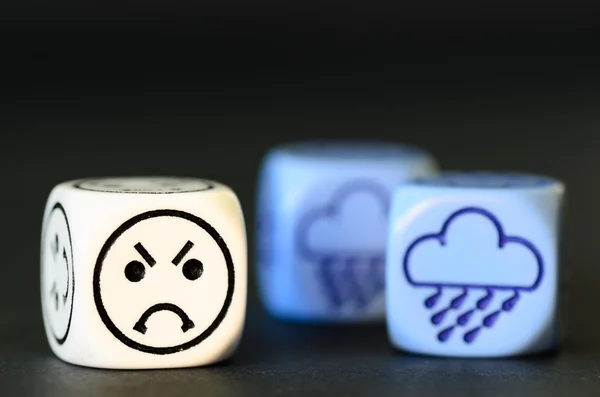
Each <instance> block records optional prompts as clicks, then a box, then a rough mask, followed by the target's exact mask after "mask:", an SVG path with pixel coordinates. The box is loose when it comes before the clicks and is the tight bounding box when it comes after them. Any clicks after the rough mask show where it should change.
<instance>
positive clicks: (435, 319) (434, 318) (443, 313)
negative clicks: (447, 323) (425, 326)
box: [431, 309, 449, 325]
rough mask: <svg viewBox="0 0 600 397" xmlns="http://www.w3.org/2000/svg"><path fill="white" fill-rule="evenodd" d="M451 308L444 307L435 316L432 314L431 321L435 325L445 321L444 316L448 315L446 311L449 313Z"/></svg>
mask: <svg viewBox="0 0 600 397" xmlns="http://www.w3.org/2000/svg"><path fill="white" fill-rule="evenodd" d="M448 310H449V309H444V310H442V311H441V312H437V313H436V314H434V315H433V316H431V322H432V323H434V324H435V325H438V324H439V323H441V322H442V321H444V317H446V313H448Z"/></svg>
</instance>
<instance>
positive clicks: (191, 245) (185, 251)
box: [171, 240, 194, 266]
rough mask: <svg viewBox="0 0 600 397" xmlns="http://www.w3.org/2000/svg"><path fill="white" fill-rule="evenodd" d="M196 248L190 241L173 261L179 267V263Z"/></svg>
mask: <svg viewBox="0 0 600 397" xmlns="http://www.w3.org/2000/svg"><path fill="white" fill-rule="evenodd" d="M193 246H194V243H192V242H191V241H189V240H188V242H187V243H185V245H184V246H183V248H182V249H181V251H179V253H178V254H177V256H175V258H173V260H172V261H171V262H172V263H173V264H174V265H175V266H177V265H179V262H181V260H182V259H183V257H184V256H185V255H186V254H187V253H188V252H190V250H191V249H192V247H193Z"/></svg>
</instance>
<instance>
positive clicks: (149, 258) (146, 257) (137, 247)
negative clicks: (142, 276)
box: [133, 243, 156, 267]
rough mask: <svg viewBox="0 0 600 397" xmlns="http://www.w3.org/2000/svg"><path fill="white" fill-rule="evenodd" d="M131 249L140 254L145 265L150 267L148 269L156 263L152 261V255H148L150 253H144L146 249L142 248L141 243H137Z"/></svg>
mask: <svg viewBox="0 0 600 397" xmlns="http://www.w3.org/2000/svg"><path fill="white" fill-rule="evenodd" d="M133 248H135V250H136V251H137V252H139V253H140V255H141V256H142V258H144V260H145V261H146V263H148V265H150V267H152V266H154V265H156V261H155V260H154V258H153V257H152V255H150V253H149V252H148V251H146V248H144V246H143V245H142V243H137V244H136V245H134V246H133Z"/></svg>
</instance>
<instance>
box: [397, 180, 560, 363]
mask: <svg viewBox="0 0 600 397" xmlns="http://www.w3.org/2000/svg"><path fill="white" fill-rule="evenodd" d="M563 194H564V187H563V185H562V183H560V182H558V181H555V180H553V179H551V178H547V177H542V176H534V175H524V174H502V173H483V172H475V173H460V172H444V173H441V174H438V175H437V176H433V177H429V178H423V179H420V180H417V181H414V182H411V183H406V184H403V185H402V186H399V187H398V188H397V189H396V191H395V193H394V196H393V204H392V210H391V216H390V228H389V234H388V237H389V241H388V251H387V278H386V281H387V293H386V296H387V324H388V331H389V336H390V339H391V342H392V343H393V344H394V345H395V346H396V347H398V348H400V349H402V350H405V351H409V352H415V353H421V354H432V355H441V356H464V357H501V356H513V355H521V354H528V353H537V352H542V351H545V350H548V349H552V348H553V347H554V346H555V344H556V341H557V335H556V334H557V333H556V320H557V299H558V273H559V264H558V240H559V226H560V216H561V203H562V198H563Z"/></svg>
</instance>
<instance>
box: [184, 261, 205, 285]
mask: <svg viewBox="0 0 600 397" xmlns="http://www.w3.org/2000/svg"><path fill="white" fill-rule="evenodd" d="M181 270H182V272H183V275H184V276H185V278H187V279H188V280H192V281H193V280H197V279H198V278H200V276H201V275H202V272H203V271H204V266H203V265H202V262H200V261H199V260H198V259H188V260H187V261H186V262H185V263H184V264H183V269H181Z"/></svg>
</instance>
